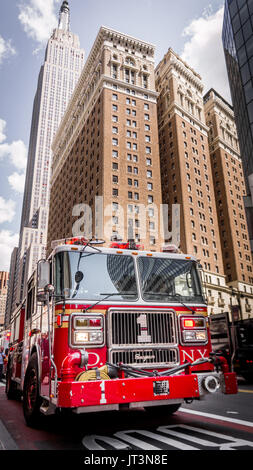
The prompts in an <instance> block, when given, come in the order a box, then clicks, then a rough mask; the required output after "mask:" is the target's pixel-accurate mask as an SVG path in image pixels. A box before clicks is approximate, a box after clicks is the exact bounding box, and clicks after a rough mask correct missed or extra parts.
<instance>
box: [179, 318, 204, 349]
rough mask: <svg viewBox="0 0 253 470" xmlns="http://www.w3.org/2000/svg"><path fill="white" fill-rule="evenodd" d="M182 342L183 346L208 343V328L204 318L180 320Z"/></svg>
mask: <svg viewBox="0 0 253 470" xmlns="http://www.w3.org/2000/svg"><path fill="white" fill-rule="evenodd" d="M180 326H181V341H182V343H183V344H189V343H198V344H201V343H207V328H206V321H205V318H204V317H202V316H196V317H195V316H193V315H191V316H185V315H183V316H182V317H181V318H180Z"/></svg>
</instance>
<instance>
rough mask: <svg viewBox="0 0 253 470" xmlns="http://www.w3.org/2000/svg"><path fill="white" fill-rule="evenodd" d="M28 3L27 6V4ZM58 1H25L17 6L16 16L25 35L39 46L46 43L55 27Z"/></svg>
mask: <svg viewBox="0 0 253 470" xmlns="http://www.w3.org/2000/svg"><path fill="white" fill-rule="evenodd" d="M27 3H28V4H27ZM58 3H59V0H26V3H24V2H22V3H20V4H19V11H20V14H19V16H18V18H19V21H20V22H21V24H22V26H23V28H24V31H25V32H26V34H27V35H28V36H29V37H30V38H32V39H34V40H35V41H36V42H38V43H39V44H41V45H44V44H45V42H46V41H48V39H49V37H50V34H51V32H52V30H53V29H54V28H56V27H57V21H58V20H57V16H56V15H55V12H54V10H55V6H56V4H58Z"/></svg>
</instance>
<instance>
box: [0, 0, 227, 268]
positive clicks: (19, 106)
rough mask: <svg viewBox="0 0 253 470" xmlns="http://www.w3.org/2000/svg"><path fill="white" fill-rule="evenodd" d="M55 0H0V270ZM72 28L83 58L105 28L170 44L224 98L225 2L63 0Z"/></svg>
mask: <svg viewBox="0 0 253 470" xmlns="http://www.w3.org/2000/svg"><path fill="white" fill-rule="evenodd" d="M61 3H62V0H8V1H6V0H0V5H1V15H0V271H1V270H4V271H8V270H9V264H10V256H11V252H12V249H13V248H14V247H15V246H17V245H18V237H19V229H20V219H21V211H22V201H23V191H24V181H25V170H26V162H27V153H28V145H29V136H30V125H31V118H32V107H33V99H34V96H35V92H36V88H37V80H38V74H39V70H40V67H41V65H42V64H43V62H44V54H45V48H46V44H47V41H48V39H49V37H50V35H51V33H52V30H53V28H55V27H57V24H58V15H59V9H60V6H61ZM69 5H70V27H71V31H72V32H73V33H75V34H77V35H78V36H79V39H80V45H81V47H82V48H83V49H84V50H85V56H86V58H87V57H88V55H89V52H90V49H91V47H92V45H93V43H94V40H95V38H96V36H97V33H98V31H99V28H100V27H101V26H102V25H103V26H107V27H109V28H112V29H115V30H117V31H120V32H122V33H125V34H129V35H131V36H134V37H136V38H138V39H142V40H144V41H146V42H150V43H151V44H153V45H154V46H155V48H156V54H155V64H156V65H157V64H158V63H159V61H160V60H161V59H162V58H163V56H164V54H165V53H166V52H167V50H168V49H169V47H171V48H172V49H173V50H174V51H175V52H176V53H177V54H179V55H180V56H181V57H182V59H184V60H185V61H186V62H187V63H188V64H189V66H191V67H192V68H193V69H194V70H195V71H196V72H197V73H199V74H200V75H201V77H202V80H203V84H204V86H205V89H204V92H207V91H208V90H209V89H210V88H211V87H212V88H215V90H216V91H217V92H218V93H219V94H221V95H222V96H223V97H224V98H225V99H226V100H227V101H229V102H230V103H231V98H230V92H229V85H228V79H227V72H226V67H225V60H224V53H223V48H222V41H221V34H222V22H223V8H224V0H176V1H175V0H69Z"/></svg>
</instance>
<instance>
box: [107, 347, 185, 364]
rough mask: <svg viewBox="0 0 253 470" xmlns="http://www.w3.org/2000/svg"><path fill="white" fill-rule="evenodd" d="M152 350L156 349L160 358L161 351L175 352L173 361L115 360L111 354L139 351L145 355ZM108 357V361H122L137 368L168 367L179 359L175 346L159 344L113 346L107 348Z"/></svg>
mask: <svg viewBox="0 0 253 470" xmlns="http://www.w3.org/2000/svg"><path fill="white" fill-rule="evenodd" d="M153 351H157V352H158V355H160V359H161V356H162V354H163V351H164V352H165V354H166V353H168V355H169V354H175V359H176V360H175V361H166V360H165V361H163V362H161V361H160V362H146V360H144V361H143V362H135V361H134V360H133V361H128V360H121V361H117V360H116V361H115V359H114V357H113V355H114V353H116V354H117V353H122V355H123V354H125V355H129V357H130V355H131V354H133V355H134V354H135V353H137V354H138V353H141V354H143V355H144V357H145V354H146V353H149V352H151V353H152V352H153ZM108 358H109V362H111V363H114V364H117V362H123V363H124V364H126V365H130V366H134V367H136V368H137V369H138V368H142V369H156V368H158V367H159V368H161V366H162V367H163V368H164V367H165V368H169V367H174V366H177V365H179V364H180V361H179V349H178V348H177V347H175V348H160V347H159V346H157V347H152V348H146V349H145V348H140V347H139V348H125V349H118V348H117V349H115V348H110V349H109V350H108ZM122 359H123V358H122ZM150 359H151V356H150Z"/></svg>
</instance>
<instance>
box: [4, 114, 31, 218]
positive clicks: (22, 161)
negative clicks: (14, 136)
mask: <svg viewBox="0 0 253 470" xmlns="http://www.w3.org/2000/svg"><path fill="white" fill-rule="evenodd" d="M5 129H6V121H4V120H3V119H0V160H3V159H8V161H9V163H11V164H12V165H13V166H14V167H15V168H16V169H17V170H18V171H20V172H22V173H18V172H17V171H15V172H14V173H12V174H11V175H10V176H8V181H9V184H10V186H11V188H12V189H13V190H14V191H16V192H18V193H23V191H24V184H25V172H24V170H25V168H26V163H27V148H26V146H25V144H24V142H23V141H22V140H14V141H13V142H11V143H10V144H8V143H6V142H5V140H6V135H5ZM0 222H1V220H0Z"/></svg>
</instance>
